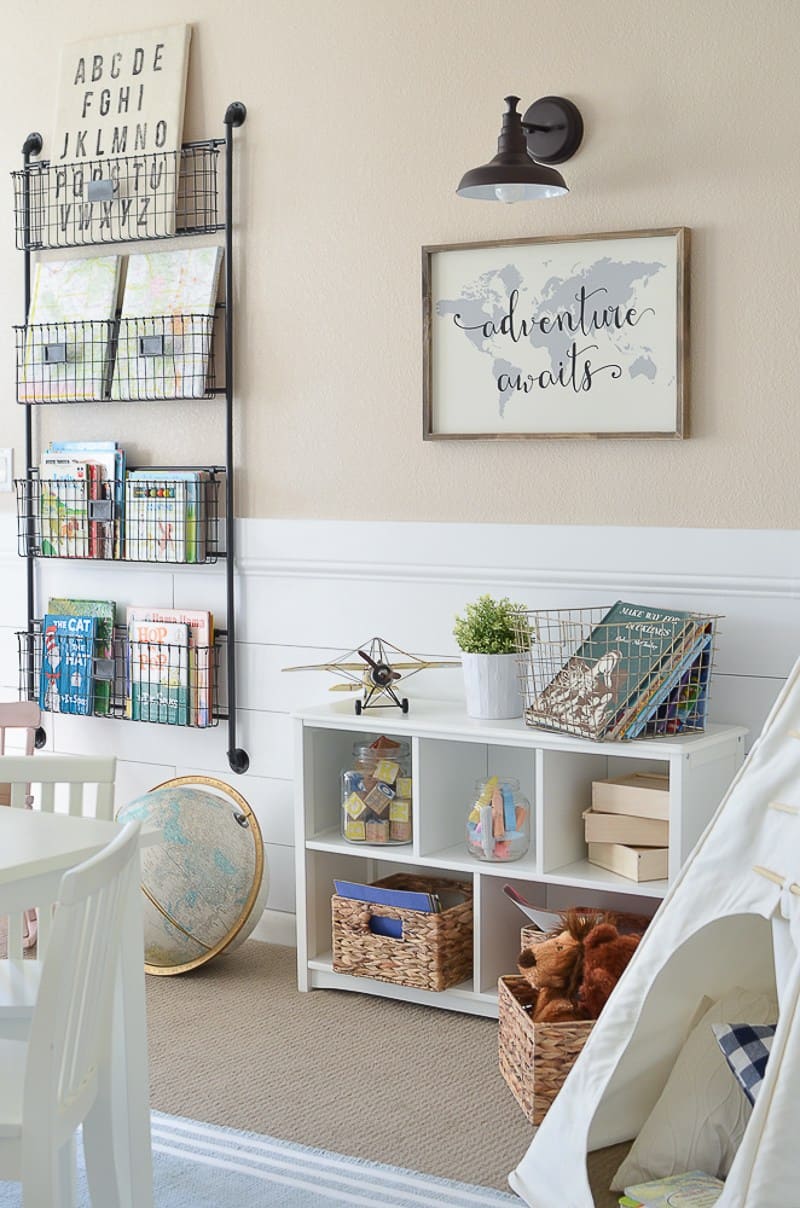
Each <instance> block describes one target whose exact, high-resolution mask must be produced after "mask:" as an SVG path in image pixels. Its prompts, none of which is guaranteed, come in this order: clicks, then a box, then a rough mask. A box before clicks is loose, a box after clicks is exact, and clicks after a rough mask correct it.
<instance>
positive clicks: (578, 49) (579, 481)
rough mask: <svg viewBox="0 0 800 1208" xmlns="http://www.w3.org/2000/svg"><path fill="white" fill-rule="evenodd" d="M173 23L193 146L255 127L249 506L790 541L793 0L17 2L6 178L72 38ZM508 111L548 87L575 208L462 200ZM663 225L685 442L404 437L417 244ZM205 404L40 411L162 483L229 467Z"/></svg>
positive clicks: (794, 337)
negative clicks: (129, 456)
mask: <svg viewBox="0 0 800 1208" xmlns="http://www.w3.org/2000/svg"><path fill="white" fill-rule="evenodd" d="M178 19H183V20H189V21H191V22H192V23H193V24H194V40H193V46H192V51H191V62H190V73H189V74H190V83H189V97H188V108H187V119H186V126H185V134H186V137H187V138H197V137H202V136H205V135H207V134H213V133H216V132H217V131H218V129H219V126H220V123H221V118H222V115H223V113H224V110H225V106H226V104H227V102H228V101H230V100H232V99H242V100H243V101H245V103H246V104H247V107H248V111H249V117H248V121H247V124H246V126H245V127H244V130H243V131H242V137H241V139H240V143H239V145H240V147H241V152H242V153H241V157H240V165H241V170H240V173H239V186H240V194H239V203H238V214H239V217H240V229H239V236H240V240H241V243H240V248H241V250H240V253H239V256H238V264H237V268H238V272H239V294H240V308H239V317H240V327H239V332H240V335H239V344H238V348H239V364H238V387H239V397H240V421H239V425H238V433H239V439H240V444H239V449H240V459H241V465H242V470H243V475H242V478H241V480H240V483H241V489H240V492H239V510H240V511H241V512H242V513H243V514H244V515H249V516H308V517H332V518H343V519H349V518H365V519H384V518H386V519H407V520H422V519H431V520H471V521H508V522H530V523H583V524H611V525H616V524H622V525H624V524H636V525H692V526H696V525H699V526H709V527H740V528H743V527H755V528H761V527H763V528H796V527H800V490H798V486H797V478H798V473H797V456H798V449H800V403H799V401H798V393H799V392H798V383H797V378H796V371H797V365H798V360H799V359H800V358H799V357H798V353H799V352H800V347H799V346H798V345H799V342H798V323H797V314H798V309H799V308H800V295H799V294H798V286H797V282H798V269H799V268H800V264H798V259H799V257H798V246H799V243H800V240H799V237H798V195H800V167H799V166H798V165H799V163H800V160H799V158H798V154H797V123H798V114H799V113H800V103H798V102H799V101H800V97H799V96H798V94H799V93H800V84H799V83H798V81H800V73H798V70H797V49H798V41H799V38H798V35H799V34H800V4H798V3H797V2H796V0H764V3H763V4H761V5H754V4H752V3H751V2H747V3H744V2H740V0H705V2H704V3H697V0H669V2H668V3H655V2H654V0H627V3H625V4H621V5H598V4H593V3H589V2H588V0H577V2H575V3H573V4H571V5H564V4H558V3H548V4H544V3H541V2H539V3H524V2H523V3H517V4H501V3H499V0H402V2H401V0H395V2H394V3H391V4H390V3H384V2H380V0H329V2H325V0H306V3H292V2H290V0H226V2H223V0H192V2H191V3H189V2H188V0H139V2H138V3H137V5H136V6H135V13H134V10H133V9H132V8H131V7H130V6H127V5H126V6H123V5H111V6H109V5H107V4H100V3H97V2H96V0H72V3H70V4H64V3H63V2H61V0H58V2H56V0H39V2H38V3H37V4H26V5H13V6H12V5H11V4H7V5H5V6H4V10H3V20H4V38H3V41H2V45H0V81H1V82H0V88H1V89H2V96H1V97H0V143H1V144H2V152H3V153H2V162H3V164H4V166H5V168H6V169H8V170H10V169H12V168H14V167H16V166H17V165H18V163H19V156H18V152H19V148H20V146H21V144H22V141H23V138H24V136H25V134H26V133H27V132H28V131H29V130H30V129H40V130H42V132H43V133H44V134H45V140H46V141H45V153H47V150H48V146H47V134H48V130H49V124H50V122H51V120H52V114H53V110H54V102H55V98H54V73H55V70H56V67H57V62H58V52H59V47H60V45H61V44H62V43H63V42H66V41H69V40H73V39H75V38H78V37H81V36H83V35H86V34H90V33H92V32H97V33H113V32H115V31H116V30H125V29H132V28H137V27H138V28H143V27H145V26H146V25H148V24H150V25H158V24H165V23H167V22H169V21H174V20H178ZM509 92H517V93H519V94H520V95H521V97H522V99H523V103H525V104H527V103H529V102H530V101H532V100H534V99H535V98H536V97H537V96H541V95H544V94H547V93H562V94H564V95H566V96H569V97H571V98H573V99H574V100H575V101H576V102H577V103H578V105H579V106H580V108H581V110H582V111H583V114H584V119H585V123H586V136H585V141H584V145H583V146H582V148H581V150H580V152H579V154H578V156H577V157H576V158H575V159H574V160H572V161H571V162H570V163H569V164H567V165H566V166H565V168H564V174H565V176H566V178H567V180H568V183H569V185H570V186H571V189H572V192H571V193H570V195H569V196H568V197H567V198H563V199H561V200H557V201H551V202H538V203H528V204H521V205H517V206H512V207H505V206H501V205H499V204H498V205H482V204H479V203H477V202H467V201H462V200H460V199H458V198H457V197H456V196H455V194H454V189H455V185H456V183H457V181H458V178H459V176H460V175H461V173H462V172H463V171H465V170H466V169H467V168H468V167H473V166H474V165H475V164H476V163H480V162H483V161H484V160H486V159H487V158H489V157H490V155H491V154H492V153H493V150H492V149H493V147H494V142H495V139H496V136H497V130H498V127H499V118H500V114H501V111H502V108H503V106H502V97H503V96H504V95H505V94H506V93H509ZM8 199H10V189H9V191H8V193H7V202H8ZM3 212H4V213H5V215H6V218H5V222H4V223H3V224H2V236H1V237H0V272H1V273H2V280H3V282H4V287H5V288H4V290H3V295H2V298H1V299H0V323H2V324H3V325H5V326H6V327H7V326H8V325H10V324H11V323H13V322H19V321H20V320H21V318H22V314H21V305H22V303H21V279H22V256H21V254H20V253H15V252H13V250H12V240H13V235H12V229H11V216H10V207H9V206H8V204H7V205H6V207H4V210H3ZM676 225H684V226H688V227H690V228H692V231H693V263H692V295H693V312H692V343H693V354H692V370H691V387H692V396H693V403H692V416H691V439H689V440H687V441H684V442H668V441H656V440H653V441H607V442H602V441H601V442H590V441H586V442H583V441H544V442H528V441H526V442H519V443H508V444H497V445H492V444H486V443H479V442H450V441H444V442H436V443H423V442H422V439H421V337H420V268H419V261H420V253H419V249H420V246H421V245H422V244H425V243H446V242H455V241H461V240H475V239H478V240H481V239H494V238H512V237H518V236H526V235H539V234H553V235H559V234H572V233H580V232H589V231H597V232H603V231H616V230H633V229H639V228H644V227H661V226H664V227H666V226H676ZM0 347H2V366H1V370H0V371H1V372H2V380H3V381H4V382H5V383H6V389H5V396H6V399H7V400H8V401H7V403H6V404H5V405H4V407H3V423H2V441H0V443H3V444H5V443H12V442H13V443H17V444H20V443H21V439H22V436H21V434H22V420H21V414H20V412H21V409H20V408H16V407H15V406H14V405H13V404H12V402H11V398H12V395H13V387H12V383H13V366H12V359H11V353H10V340H4V341H3V342H2V345H0ZM215 407H217V404H215V403H204V404H194V405H192V406H187V407H185V408H179V407H177V406H174V405H170V404H162V405H160V406H140V407H137V408H136V409H135V411H133V412H132V411H131V410H130V409H128V410H127V411H126V410H124V409H121V408H118V407H111V406H109V407H106V408H98V407H78V408H75V409H74V411H72V412H68V413H66V412H64V411H60V412H59V414H58V415H57V416H56V415H55V413H54V409H52V408H44V409H40V410H43V411H48V412H50V414H49V415H48V416H47V424H48V425H49V427H48V431H53V432H55V431H58V433H59V435H62V436H68V435H73V434H74V435H87V436H88V435H90V434H91V435H95V436H103V437H109V436H112V435H121V436H123V437H124V438H125V440H126V441H127V442H128V444H129V445H130V446H132V448H133V451H134V454H135V455H136V456H137V457H138V458H139V460H140V461H146V460H148V459H150V460H152V461H159V462H163V461H165V460H166V459H167V458H180V460H182V461H183V460H185V459H186V458H188V457H191V458H195V457H196V458H198V459H199V458H212V459H213V458H217V459H218V458H220V456H221V446H218V444H217V442H216V437H215V432H216V431H217V429H216V428H215V425H214V419H215V418H219V419H221V412H220V411H219V410H215ZM40 419H41V417H37V422H38V421H39V420H40ZM219 433H220V435H221V427H220V428H219ZM387 462H388V465H389V467H390V473H389V474H388V475H387V474H385V472H383V471H382V466H384V465H386V464H387ZM20 465H21V455H20V456H18V461H17V468H18V469H19V467H20ZM0 500H2V501H3V503H4V504H5V505H6V506H8V505H9V503H10V499H9V497H7V496H0ZM0 506H2V505H0ZM365 552H366V551H365ZM378 552H379V554H380V557H381V560H382V561H383V560H385V554H386V551H378Z"/></svg>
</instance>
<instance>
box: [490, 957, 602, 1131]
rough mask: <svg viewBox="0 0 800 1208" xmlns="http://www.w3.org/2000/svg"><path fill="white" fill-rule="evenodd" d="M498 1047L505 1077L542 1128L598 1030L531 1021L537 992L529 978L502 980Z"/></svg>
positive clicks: (582, 1024) (589, 1025)
mask: <svg viewBox="0 0 800 1208" xmlns="http://www.w3.org/2000/svg"><path fill="white" fill-rule="evenodd" d="M497 991H498V1001H499V1005H500V1022H499V1028H498V1048H499V1057H500V1073H501V1074H502V1075H503V1077H504V1078H505V1080H506V1082H507V1083H508V1085H509V1086H510V1088H511V1090H512V1092H513V1094H514V1098H515V1099H516V1101H517V1103H518V1104H519V1105H520V1107H521V1108H522V1110H523V1112H524V1113H525V1115H526V1116H527V1118H528V1120H529V1121H530V1122H531V1124H537V1125H538V1124H541V1122H542V1120H544V1118H545V1116H546V1114H547V1111H548V1109H549V1107H550V1104H551V1103H552V1102H553V1100H554V1099H555V1097H556V1095H557V1094H558V1092H559V1091H560V1090H561V1087H562V1084H563V1082H564V1079H565V1078H566V1076H567V1074H568V1073H569V1071H570V1070H571V1069H572V1066H573V1064H574V1063H575V1059H576V1058H577V1056H578V1054H579V1053H580V1051H581V1049H582V1048H583V1046H584V1044H585V1043H586V1040H587V1038H588V1036H589V1033H590V1032H591V1030H592V1028H593V1026H594V1020H593V1019H587V1020H581V1021H579V1022H577V1023H537V1024H535V1023H534V1022H533V1020H532V1019H531V1017H530V1008H531V1007H532V1006H533V1004H534V1002H535V1001H536V991H535V990H534V989H533V987H532V986H531V984H530V982H528V981H527V980H526V979H525V978H524V977H516V976H513V977H501V978H500V980H499V982H498V984H497Z"/></svg>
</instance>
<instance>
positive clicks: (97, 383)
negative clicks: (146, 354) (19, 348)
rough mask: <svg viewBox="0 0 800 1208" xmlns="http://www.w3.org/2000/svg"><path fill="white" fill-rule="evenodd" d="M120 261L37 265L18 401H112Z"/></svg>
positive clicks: (114, 258)
mask: <svg viewBox="0 0 800 1208" xmlns="http://www.w3.org/2000/svg"><path fill="white" fill-rule="evenodd" d="M120 264H121V257H119V256H94V257H91V258H89V259H85V260H39V261H37V264H36V271H35V273H34V278H33V289H32V291H31V304H30V308H29V310H28V322H27V326H26V331H25V347H24V353H23V354H22V364H21V365H20V366H19V381H18V388H17V398H18V400H19V401H20V402H23V403H33V402H45V403H47V402H69V401H73V400H74V401H79V400H85V399H104V398H107V397H108V388H109V384H110V378H111V359H112V331H113V321H114V317H115V315H116V310H117V296H118V293H119V278H120Z"/></svg>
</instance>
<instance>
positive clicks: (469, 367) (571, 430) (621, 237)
mask: <svg viewBox="0 0 800 1208" xmlns="http://www.w3.org/2000/svg"><path fill="white" fill-rule="evenodd" d="M689 243H690V231H689V229H688V228H687V227H670V228H667V229H663V230H644V231H623V232H617V233H611V234H599V235H569V236H564V237H559V238H554V237H550V236H546V237H539V238H532V239H504V240H500V241H497V242H490V243H454V244H442V245H438V246H433V247H423V249H422V324H423V439H425V440H540V439H555V438H558V439H586V438H590V439H599V438H616V439H631V438H638V439H672V440H680V439H683V438H684V437H685V436H686V435H687V420H688V396H689V374H688V357H689Z"/></svg>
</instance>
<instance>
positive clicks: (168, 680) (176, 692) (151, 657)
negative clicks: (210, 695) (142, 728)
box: [126, 620, 189, 726]
mask: <svg viewBox="0 0 800 1208" xmlns="http://www.w3.org/2000/svg"><path fill="white" fill-rule="evenodd" d="M128 648H129V656H128V668H129V685H128V696H127V699H126V715H127V716H128V717H130V718H131V719H132V720H133V721H158V722H165V723H166V724H167V725H170V726H185V725H188V721H189V629H188V626H187V625H178V624H174V623H167V622H164V621H141V620H139V621H136V620H133V621H130V622H129V625H128Z"/></svg>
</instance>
